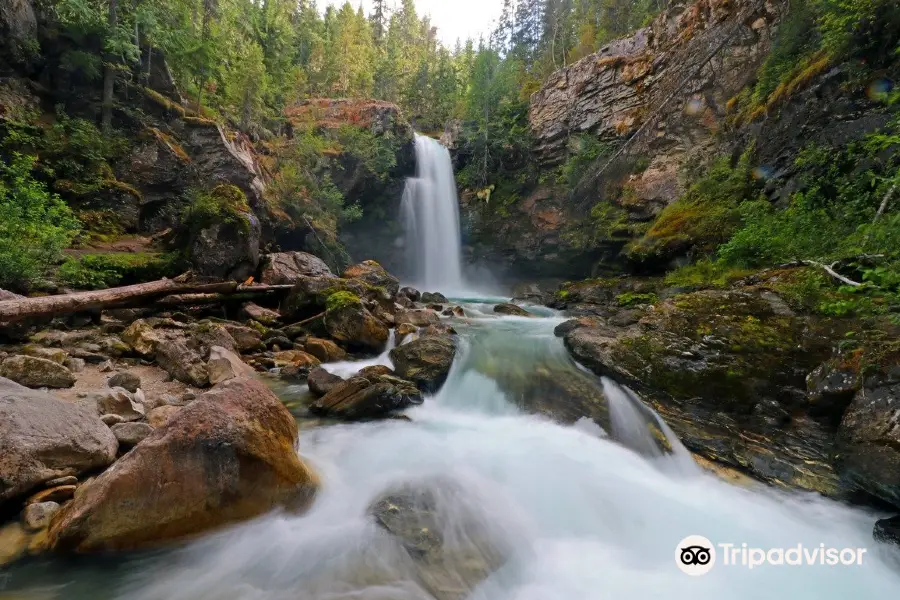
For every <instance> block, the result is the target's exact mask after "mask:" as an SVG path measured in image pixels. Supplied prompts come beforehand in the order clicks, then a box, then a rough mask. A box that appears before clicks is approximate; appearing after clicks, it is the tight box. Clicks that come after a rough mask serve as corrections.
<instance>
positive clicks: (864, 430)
mask: <svg viewBox="0 0 900 600" xmlns="http://www.w3.org/2000/svg"><path fill="white" fill-rule="evenodd" d="M898 375H900V374H898ZM898 407H900V376H897V377H882V378H876V377H871V378H869V380H867V381H866V383H865V385H863V387H862V389H860V391H859V392H857V393H856V396H855V397H854V398H853V402H852V403H851V404H850V406H849V407H848V408H847V411H846V412H845V413H844V417H843V419H842V420H841V425H840V429H839V430H838V438H837V461H836V462H837V467H838V472H839V473H840V474H841V477H842V479H843V480H844V481H845V482H846V483H847V484H848V485H849V486H851V487H852V488H855V489H859V490H863V491H865V492H866V493H868V494H871V495H872V496H874V497H876V498H879V499H881V500H883V501H886V502H889V503H891V504H893V505H894V506H897V507H900V427H898V426H897V419H898V415H897V408H898Z"/></svg>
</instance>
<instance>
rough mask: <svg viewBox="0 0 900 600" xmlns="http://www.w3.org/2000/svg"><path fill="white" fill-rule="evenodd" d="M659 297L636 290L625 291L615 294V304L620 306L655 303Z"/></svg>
mask: <svg viewBox="0 0 900 600" xmlns="http://www.w3.org/2000/svg"><path fill="white" fill-rule="evenodd" d="M658 301H659V298H658V297H657V296H656V294H639V293H637V292H625V293H624V294H619V295H618V296H616V304H618V305H619V306H622V307H630V306H637V305H639V304H656V303H657V302H658Z"/></svg>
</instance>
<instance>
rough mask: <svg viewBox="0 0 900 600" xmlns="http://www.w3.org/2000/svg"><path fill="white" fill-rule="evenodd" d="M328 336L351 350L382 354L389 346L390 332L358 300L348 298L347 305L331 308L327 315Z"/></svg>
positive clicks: (326, 327)
mask: <svg viewBox="0 0 900 600" xmlns="http://www.w3.org/2000/svg"><path fill="white" fill-rule="evenodd" d="M325 329H326V330H327V331H328V334H329V335H330V336H331V337H333V338H334V339H336V340H338V341H339V342H343V343H344V344H347V346H349V347H351V348H359V349H362V350H368V351H374V352H380V351H381V350H383V349H384V347H385V345H386V344H387V341H388V337H389V336H390V331H389V330H388V328H387V327H386V326H385V324H384V323H382V322H381V321H379V320H378V319H377V318H375V316H374V315H372V313H370V312H369V311H368V310H366V309H365V308H364V307H363V305H362V303H361V302H359V300H358V299H355V300H353V299H352V298H350V297H349V296H348V301H347V302H346V303H343V304H340V305H337V306H335V307H333V308H329V310H328V312H326V313H325Z"/></svg>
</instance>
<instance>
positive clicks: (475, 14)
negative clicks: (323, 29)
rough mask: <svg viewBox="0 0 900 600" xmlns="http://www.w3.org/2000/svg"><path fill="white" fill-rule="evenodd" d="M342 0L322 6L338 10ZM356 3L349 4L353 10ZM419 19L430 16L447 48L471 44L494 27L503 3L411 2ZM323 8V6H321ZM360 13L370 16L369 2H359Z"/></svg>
mask: <svg viewBox="0 0 900 600" xmlns="http://www.w3.org/2000/svg"><path fill="white" fill-rule="evenodd" d="M343 2H344V0H325V4H324V5H328V4H333V5H335V6H340V5H341V4H343ZM359 2H360V0H352V4H353V8H356V7H358V6H359ZM415 3H416V12H417V13H418V14H419V15H430V16H431V22H432V24H433V25H434V26H436V27H437V28H438V37H440V39H441V41H443V42H444V44H446V45H447V46H449V47H451V48H452V47H453V45H454V44H455V43H456V40H457V39H461V40H463V41H465V40H466V38H469V37H471V38H472V39H474V40H477V39H478V36H480V35H483V36H484V37H485V38H487V37H488V36H489V35H490V33H491V31H493V29H494V27H495V26H496V24H497V19H498V18H499V17H500V12H501V11H502V10H503V0H415ZM394 4H396V5H398V6H399V4H400V2H399V0H389V2H388V5H389V6H393V5H394ZM324 5H323V6H324ZM362 6H363V10H364V11H365V12H366V14H367V15H368V14H369V13H371V12H372V0H362Z"/></svg>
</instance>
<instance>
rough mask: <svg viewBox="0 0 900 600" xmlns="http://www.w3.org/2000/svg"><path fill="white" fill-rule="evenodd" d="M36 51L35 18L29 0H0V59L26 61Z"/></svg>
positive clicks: (15, 62)
mask: <svg viewBox="0 0 900 600" xmlns="http://www.w3.org/2000/svg"><path fill="white" fill-rule="evenodd" d="M37 51H38V42H37V18H36V17H35V13H34V7H33V6H32V3H31V1H30V0H0V61H2V60H3V59H6V60H8V61H9V62H11V63H14V64H17V63H27V62H28V61H29V59H32V58H34V56H35V55H36V54H37ZM0 64H2V62H0Z"/></svg>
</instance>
